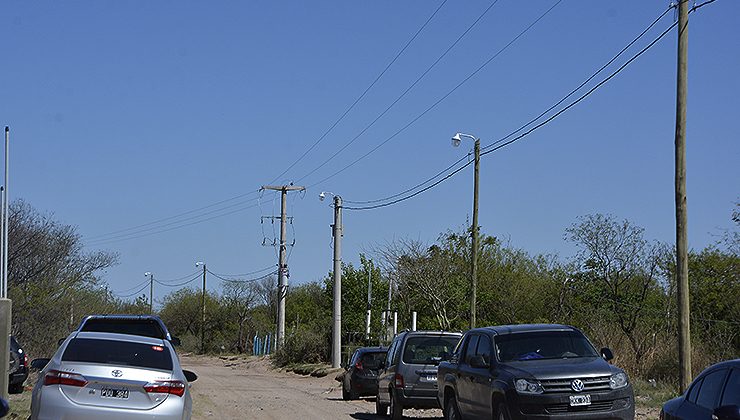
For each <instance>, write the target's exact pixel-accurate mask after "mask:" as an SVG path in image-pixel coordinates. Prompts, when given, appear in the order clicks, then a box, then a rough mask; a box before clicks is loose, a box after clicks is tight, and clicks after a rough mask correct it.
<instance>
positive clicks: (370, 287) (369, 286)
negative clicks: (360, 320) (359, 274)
mask: <svg viewBox="0 0 740 420" xmlns="http://www.w3.org/2000/svg"><path fill="white" fill-rule="evenodd" d="M372 301H373V283H372V268H368V269H367V313H366V314H365V339H366V340H369V339H370V317H371V316H372Z"/></svg>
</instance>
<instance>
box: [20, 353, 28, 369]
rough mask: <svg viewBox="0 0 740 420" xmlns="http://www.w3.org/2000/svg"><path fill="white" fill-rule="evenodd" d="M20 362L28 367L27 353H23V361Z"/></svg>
mask: <svg viewBox="0 0 740 420" xmlns="http://www.w3.org/2000/svg"><path fill="white" fill-rule="evenodd" d="M21 363H23V366H24V367H28V355H27V354H24V355H23V361H22V362H21Z"/></svg>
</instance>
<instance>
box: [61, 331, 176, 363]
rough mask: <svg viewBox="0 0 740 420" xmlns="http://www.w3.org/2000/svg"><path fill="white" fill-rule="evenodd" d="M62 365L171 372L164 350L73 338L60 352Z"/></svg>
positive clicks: (159, 347)
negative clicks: (72, 363) (87, 365)
mask: <svg viewBox="0 0 740 420" xmlns="http://www.w3.org/2000/svg"><path fill="white" fill-rule="evenodd" d="M62 361H64V362H85V363H98V364H114V365H125V366H135V367H141V368H147V369H161V370H172V358H171V357H170V352H169V351H167V348H166V347H164V346H155V345H151V344H144V343H132V342H130V341H118V340H96V339H90V338H75V339H73V340H72V341H70V342H69V345H68V346H67V348H66V349H65V350H64V354H63V355H62Z"/></svg>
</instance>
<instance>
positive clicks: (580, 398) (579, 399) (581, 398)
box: [570, 394, 591, 407]
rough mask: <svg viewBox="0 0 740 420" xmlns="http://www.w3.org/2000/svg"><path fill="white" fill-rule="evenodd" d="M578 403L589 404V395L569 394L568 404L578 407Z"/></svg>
mask: <svg viewBox="0 0 740 420" xmlns="http://www.w3.org/2000/svg"><path fill="white" fill-rule="evenodd" d="M580 405H591V396H590V395H588V394H586V395H571V396H570V406H571V407H578V406H580Z"/></svg>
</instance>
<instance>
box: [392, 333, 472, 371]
mask: <svg viewBox="0 0 740 420" xmlns="http://www.w3.org/2000/svg"><path fill="white" fill-rule="evenodd" d="M458 341H460V337H456V336H449V335H446V336H445V335H436V336H417V337H409V339H408V340H406V347H405V348H404V351H403V362H404V363H407V364H419V365H420V364H430V363H434V364H437V363H439V362H440V361H441V360H442V359H443V358H445V357H446V356H447V355H448V354H450V353H452V350H453V349H454V348H455V346H456V345H457V342H458Z"/></svg>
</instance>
